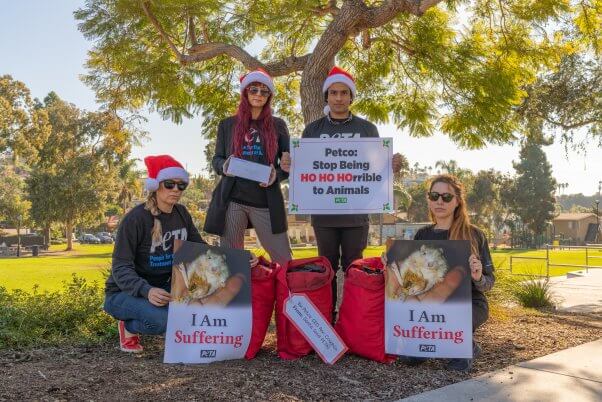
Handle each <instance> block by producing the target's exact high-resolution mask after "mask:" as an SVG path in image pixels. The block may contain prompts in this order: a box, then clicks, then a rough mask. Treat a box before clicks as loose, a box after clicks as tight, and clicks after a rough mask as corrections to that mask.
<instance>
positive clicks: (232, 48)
mask: <svg viewBox="0 0 602 402" xmlns="http://www.w3.org/2000/svg"><path fill="white" fill-rule="evenodd" d="M142 9H143V10H144V13H145V14H146V16H147V17H148V19H149V20H150V21H151V23H152V24H153V26H154V27H155V29H156V30H157V32H158V33H159V35H160V36H161V38H162V39H163V40H164V41H165V42H167V45H168V46H169V48H170V49H171V51H172V52H173V53H174V55H175V56H176V57H177V59H178V61H179V62H180V63H181V64H183V65H186V64H190V63H196V62H200V61H206V60H210V59H212V58H214V57H217V56H220V55H227V56H230V57H232V58H233V59H235V60H238V61H240V62H241V63H242V64H243V65H244V66H245V68H247V69H248V70H255V69H257V68H259V67H261V68H263V69H265V70H266V71H267V72H268V74H270V75H271V76H273V77H278V76H282V75H288V74H290V73H293V72H296V71H301V70H303V68H304V67H305V64H306V63H307V60H308V59H309V54H307V55H304V56H300V57H297V56H290V57H287V58H285V59H284V60H281V61H275V62H270V63H262V62H261V61H259V60H258V59H257V58H255V57H253V56H251V55H250V54H249V53H248V52H247V51H246V50H244V49H243V48H241V47H240V46H236V45H229V44H226V43H220V42H213V43H196V35H195V34H194V21H193V20H192V17H190V18H189V20H188V27H189V29H188V33H189V35H190V37H191V40H193V39H194V41H195V42H193V45H192V46H191V47H190V48H189V49H188V54H184V53H183V52H180V51H179V50H178V48H177V47H176V45H175V44H174V43H173V41H172V40H171V38H170V37H169V35H168V34H167V33H166V32H165V30H164V29H163V27H162V26H161V23H159V21H158V20H157V18H156V17H155V15H154V14H153V12H152V11H151V9H150V3H149V2H148V1H143V2H142ZM203 36H205V39H206V36H207V35H206V33H204V35H203Z"/></svg>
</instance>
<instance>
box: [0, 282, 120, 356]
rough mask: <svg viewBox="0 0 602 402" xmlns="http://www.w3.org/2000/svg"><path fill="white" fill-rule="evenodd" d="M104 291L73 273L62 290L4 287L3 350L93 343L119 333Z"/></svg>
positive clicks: (0, 314) (0, 298) (0, 296)
mask: <svg viewBox="0 0 602 402" xmlns="http://www.w3.org/2000/svg"><path fill="white" fill-rule="evenodd" d="M103 300H104V292H103V291H102V289H100V288H99V287H98V286H97V285H96V284H89V283H87V282H86V280H85V279H82V278H78V277H77V276H75V275H73V278H72V280H71V282H68V283H64V286H63V291H62V292H58V291H55V292H41V293H40V292H38V291H37V290H36V289H34V291H33V293H26V292H24V291H21V290H13V291H8V290H6V288H4V287H0V349H5V348H25V347H40V346H48V345H60V344H64V343H92V342H99V341H102V340H105V339H108V338H111V337H114V336H115V333H116V330H115V325H114V322H115V321H114V320H113V319H112V318H111V317H109V316H108V315H107V314H105V313H104V312H103V311H102V304H103Z"/></svg>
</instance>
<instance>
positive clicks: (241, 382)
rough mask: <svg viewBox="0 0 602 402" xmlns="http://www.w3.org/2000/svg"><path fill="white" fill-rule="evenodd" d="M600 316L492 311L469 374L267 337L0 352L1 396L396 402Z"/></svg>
mask: <svg viewBox="0 0 602 402" xmlns="http://www.w3.org/2000/svg"><path fill="white" fill-rule="evenodd" d="M601 330H602V314H589V315H576V314H560V313H555V312H534V311H529V310H523V309H520V308H512V309H505V310H501V309H500V310H496V312H495V313H494V314H493V318H491V319H490V320H489V322H488V323H487V324H486V325H485V326H484V327H483V328H481V329H480V330H479V331H478V332H477V334H476V339H477V341H478V342H480V344H481V346H482V348H483V354H482V356H481V357H480V358H479V359H477V360H476V361H475V364H474V368H473V370H472V371H471V372H470V373H458V372H451V371H447V370H445V369H444V366H443V363H444V362H443V361H439V360H431V361H428V362H426V363H425V364H422V365H420V366H418V367H410V366H407V365H405V364H404V363H402V362H396V363H393V364H391V365H383V364H379V363H375V362H372V361H368V360H365V359H362V358H358V357H355V356H345V357H343V358H342V359H341V360H340V361H339V362H337V364H336V365H334V366H332V367H331V366H327V365H326V364H324V363H322V361H321V360H320V359H319V358H318V357H317V356H315V355H312V356H308V357H306V358H303V359H300V360H296V361H283V360H280V359H279V358H278V356H277V354H276V350H275V341H276V338H275V334H274V332H273V329H272V331H271V332H270V334H269V336H268V339H267V342H266V343H267V344H265V345H264V350H262V352H260V354H259V355H258V357H257V358H256V359H255V360H252V361H240V360H239V361H227V362H219V363H213V364H209V365H166V364H163V363H162V358H163V345H162V339H161V338H150V337H147V338H145V339H144V340H143V341H144V345H145V348H146V350H145V352H144V353H143V354H141V355H128V354H125V353H122V352H120V351H119V350H117V348H116V344H117V342H116V341H115V342H114V343H111V344H102V345H95V346H65V347H58V348H45V349H34V350H27V351H10V350H4V351H1V352H0V373H1V375H0V400H23V399H25V400H30V399H36V400H73V399H75V400H84V399H85V400H126V399H127V400H132V399H134V400H136V399H149V400H153V399H156V400H163V399H174V400H238V399H246V400H249V399H252V400H256V399H259V400H334V399H336V400H341V399H343V400H357V399H374V400H394V399H398V398H402V397H406V396H410V395H413V394H417V393H420V392H423V391H427V390H430V389H435V388H439V387H442V386H445V385H448V384H451V383H455V382H458V381H463V380H465V379H468V378H471V377H474V376H478V375H481V374H483V373H486V372H490V371H494V370H497V369H500V368H503V367H506V366H508V365H511V364H514V363H518V362H521V361H525V360H530V359H534V358H536V357H539V356H543V355H547V354H550V353H553V352H556V351H559V350H562V349H566V348H569V347H572V346H577V345H580V344H583V343H586V342H590V341H592V340H595V339H598V338H599V337H600V334H601V333H602V332H601Z"/></svg>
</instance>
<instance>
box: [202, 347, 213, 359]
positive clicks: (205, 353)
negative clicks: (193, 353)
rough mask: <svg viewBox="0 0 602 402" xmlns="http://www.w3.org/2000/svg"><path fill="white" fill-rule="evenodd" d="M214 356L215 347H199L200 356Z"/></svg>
mask: <svg viewBox="0 0 602 402" xmlns="http://www.w3.org/2000/svg"><path fill="white" fill-rule="evenodd" d="M209 357H215V349H201V358H209Z"/></svg>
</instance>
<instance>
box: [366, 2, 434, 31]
mask: <svg viewBox="0 0 602 402" xmlns="http://www.w3.org/2000/svg"><path fill="white" fill-rule="evenodd" d="M442 1H443V0H422V1H419V0H387V1H385V2H384V3H383V4H381V5H380V6H378V7H369V8H367V10H366V11H367V12H366V13H365V16H364V18H362V21H359V22H358V25H357V26H358V27H359V28H361V29H366V28H378V27H380V26H382V25H385V24H386V23H388V22H389V21H391V20H392V19H393V18H395V17H396V16H397V15H399V14H400V13H408V14H413V15H416V16H418V17H421V16H422V15H423V14H424V13H425V12H426V11H427V10H428V9H429V8H432V7H435V6H436V5H437V4H439V3H441V2H442ZM361 3H362V5H363V6H364V7H365V4H364V3H363V2H361Z"/></svg>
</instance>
